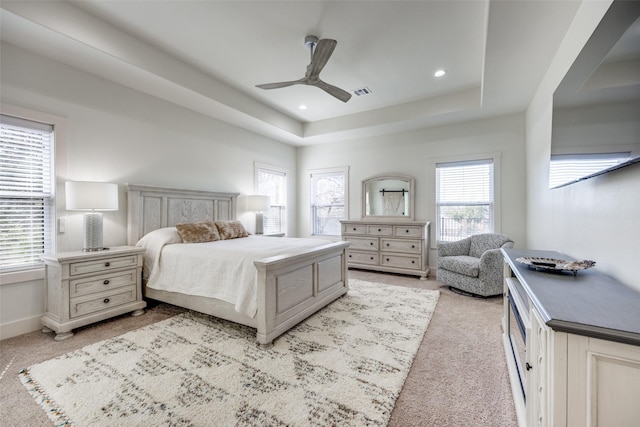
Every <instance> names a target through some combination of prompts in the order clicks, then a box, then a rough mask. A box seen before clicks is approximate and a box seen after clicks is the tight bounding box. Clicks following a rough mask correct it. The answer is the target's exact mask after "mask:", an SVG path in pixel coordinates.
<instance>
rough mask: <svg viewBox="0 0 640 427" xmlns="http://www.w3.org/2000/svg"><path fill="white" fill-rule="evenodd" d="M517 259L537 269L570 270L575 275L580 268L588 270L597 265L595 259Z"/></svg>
mask: <svg viewBox="0 0 640 427" xmlns="http://www.w3.org/2000/svg"><path fill="white" fill-rule="evenodd" d="M516 261H518V262H520V263H522V264H526V265H528V266H529V267H530V268H533V269H535V270H543V271H544V270H547V271H570V272H572V273H573V275H574V276H575V275H576V274H577V273H578V270H586V269H587V268H591V267H593V266H594V265H596V262H595V261H589V260H583V261H567V260H564V259H555V258H543V257H520V258H516Z"/></svg>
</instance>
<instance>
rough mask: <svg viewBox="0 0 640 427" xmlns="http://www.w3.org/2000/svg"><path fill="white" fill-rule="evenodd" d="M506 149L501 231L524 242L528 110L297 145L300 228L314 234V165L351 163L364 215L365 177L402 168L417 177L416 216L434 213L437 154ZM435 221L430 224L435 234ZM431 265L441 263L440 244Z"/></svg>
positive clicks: (354, 202) (355, 197)
mask: <svg viewBox="0 0 640 427" xmlns="http://www.w3.org/2000/svg"><path fill="white" fill-rule="evenodd" d="M495 152H499V153H501V176H500V189H501V200H502V203H501V205H502V206H501V212H500V213H501V218H502V220H501V224H499V225H500V226H499V227H498V228H497V230H499V231H501V232H503V233H505V234H507V235H508V236H510V237H511V238H512V239H514V241H515V244H516V246H517V247H525V212H526V209H525V194H524V187H525V175H524V115H521V114H514V115H508V116H502V117H497V118H492V119H486V120H479V121H473V122H466V123H459V124H455V125H448V126H441V127H434V128H429V129H423V130H419V131H415V132H406V133H400V134H393V135H387V136H380V137H375V138H366V139H360V140H354V141H345V142H339V143H336V144H326V145H325V144H323V145H316V146H310V147H303V148H300V149H298V176H299V181H300V186H299V188H298V200H299V202H300V204H299V206H300V209H299V212H298V214H299V215H298V229H299V233H300V235H301V236H308V235H310V234H311V222H310V211H309V206H310V200H309V188H310V183H309V179H308V176H309V170H310V169H320V168H330V167H338V166H349V168H350V169H349V219H360V218H361V217H362V212H361V194H362V189H361V182H362V180H363V179H366V178H368V177H370V176H372V175H378V174H382V173H399V174H405V175H411V176H413V177H414V178H415V180H416V199H415V218H416V220H426V221H433V220H434V218H435V211H436V207H435V170H434V159H438V158H442V157H455V156H460V155H469V154H491V153H495ZM434 232H435V223H432V224H431V234H432V235H433V234H434ZM434 243H435V242H434V241H433V238H432V248H431V251H430V254H429V264H430V265H431V266H432V267H435V266H436V261H437V260H436V253H435V245H434Z"/></svg>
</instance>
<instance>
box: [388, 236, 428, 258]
mask: <svg viewBox="0 0 640 427" xmlns="http://www.w3.org/2000/svg"><path fill="white" fill-rule="evenodd" d="M380 250H381V251H391V252H403V253H408V254H421V253H422V241H421V240H410V239H401V240H400V239H381V242H380Z"/></svg>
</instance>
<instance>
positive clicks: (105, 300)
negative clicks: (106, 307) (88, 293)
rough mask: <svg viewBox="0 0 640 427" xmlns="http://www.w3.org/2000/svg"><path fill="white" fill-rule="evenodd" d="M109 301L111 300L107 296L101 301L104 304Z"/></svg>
mask: <svg viewBox="0 0 640 427" xmlns="http://www.w3.org/2000/svg"><path fill="white" fill-rule="evenodd" d="M109 301H111V300H110V299H109V298H105V299H104V300H102V302H103V303H105V304H109Z"/></svg>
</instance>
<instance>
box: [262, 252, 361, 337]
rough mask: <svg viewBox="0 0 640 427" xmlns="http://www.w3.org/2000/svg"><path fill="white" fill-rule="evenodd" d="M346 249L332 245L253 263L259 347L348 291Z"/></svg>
mask: <svg viewBox="0 0 640 427" xmlns="http://www.w3.org/2000/svg"><path fill="white" fill-rule="evenodd" d="M348 247H349V242H335V243H330V244H327V245H323V246H319V247H317V248H313V249H311V250H308V251H305V252H302V253H299V254H295V255H278V256H274V257H270V258H265V259H262V260H259V261H254V265H255V267H256V269H257V281H258V307H259V309H258V313H257V315H256V321H257V329H258V331H257V335H256V339H257V341H258V343H259V344H260V345H262V346H270V345H271V343H272V341H273V340H274V338H276V337H277V336H279V335H281V334H282V333H284V332H285V331H287V330H288V329H290V328H291V327H293V326H294V325H295V324H297V323H298V322H300V321H302V320H304V319H305V318H307V317H308V316H310V315H311V314H313V313H315V312H316V311H318V310H320V309H321V308H322V307H324V306H326V305H327V304H329V303H331V302H332V301H334V300H336V299H337V298H339V297H340V296H342V295H344V294H345V293H346V292H347V291H348V289H349V286H348V278H347V255H346V250H347V248H348Z"/></svg>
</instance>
